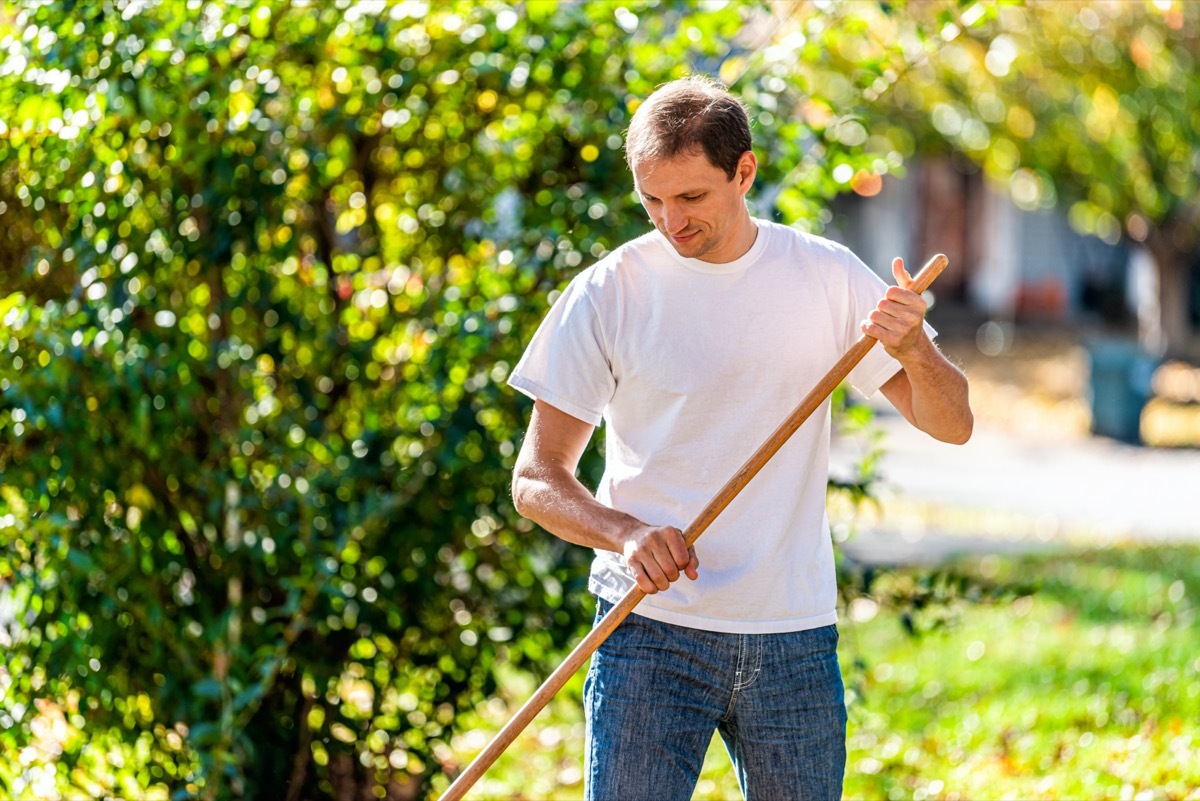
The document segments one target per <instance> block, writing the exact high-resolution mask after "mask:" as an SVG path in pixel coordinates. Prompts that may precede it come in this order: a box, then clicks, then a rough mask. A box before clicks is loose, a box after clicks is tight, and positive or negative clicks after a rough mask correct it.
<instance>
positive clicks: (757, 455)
mask: <svg viewBox="0 0 1200 801" xmlns="http://www.w3.org/2000/svg"><path fill="white" fill-rule="evenodd" d="M947 264H949V259H947V258H946V257H945V256H943V255H941V254H938V255H936V256H934V257H933V258H932V259H930V260H929V262H928V263H927V264H926V265H925V266H924V267H923V268H921V271H920V272H919V273H917V275H916V276H915V277H914V278H913V280H912V284H910V285H909V288H910V289H912V290H913V291H914V292H918V293H920V292H924V291H925V290H926V289H928V288H929V285H930V284H932V283H933V280H934V279H935V278H937V277H938V276H939V275H940V274H941V272H942V270H944V269H946V265H947ZM878 341H879V340H877V339H875V338H874V337H870V336H867V335H866V334H864V335H863V336H862V337H860V338H859V340H858V341H857V342H855V343H854V345H853V346H852V347H851V348H850V350H848V351H846V353H845V355H844V356H842V358H841V359H839V360H838V362H837V364H835V365H834V366H833V367H832V368H831V369H830V370H829V372H828V373H826V374H825V377H824V378H822V379H821V382H820V383H819V384H817V386H816V387H814V388H813V390H812V392H809V393H808V395H807V396H805V398H804V400H802V401H800V403H799V405H797V406H796V408H795V409H794V410H792V413H791V414H790V415H788V417H787V419H786V420H784V421H783V422H782V423H781V424H780V425H779V427H778V428H776V429H775V431H774V432H773V433H772V434H771V436H770V437H768V438H767V440H766V442H764V443H763V444H762V445H761V446H759V449H758V450H757V451H755V452H754V454H753V455H752V456H751V457H750V458H749V459H747V460H746V463H745V464H743V465H742V466H741V468H740V469H739V470H738V471H737V472H736V473H734V474H733V478H731V479H729V481H728V482H726V484H725V486H724V487H722V488H721V489H720V491H718V492H717V494H716V495H715V496H713V499H712V500H711V501H709V502H708V505H707V506H705V507H704V509H703V510H701V512H700V514H699V515H697V516H696V519H695V520H693V521H692V523H691V525H689V526H688V527H687V529H685V530H684V532H683V537H684V540H686V542H687V544H688V546H689V547H690V546H691V545H692V544H693V543H695V542H696V540H697V539H698V538H699V537H700V535H701V534H703V533H704V531H705V530H706V529H707V528H708V527H709V525H711V524H712V522H713V521H714V520H716V519H717V515H719V514H721V512H722V511H724V509H725V507H726V506H728V505H729V504H730V503H731V502H732V501H733V499H734V498H736V497H737V495H738V493H739V492H741V491H742V489H744V488H745V486H746V485H747V484H749V483H750V479H752V478H754V476H755V475H757V474H758V471H760V470H762V468H763V466H764V465H766V463H767V461H768V460H770V458H771V457H772V456H774V455H775V454H776V453H777V452H778V451H779V449H780V448H782V447H783V445H784V443H785V442H787V441H788V438H789V437H791V436H792V434H794V433H796V430H797V429H799V428H800V426H801V425H803V424H804V421H805V420H807V419H808V418H809V417H810V416H811V415H812V413H813V412H815V411H816V410H817V409H818V408H819V407H820V406H821V404H822V403H824V402H825V399H826V398H827V397H829V395H830V393H832V392H833V390H834V389H836V388H837V385H838V384H840V383H842V381H844V380H845V379H846V376H847V375H849V374H850V371H851V370H853V369H854V366H855V365H857V364H858V363H859V362H860V361H862V359H863V357H864V356H866V355H867V352H868V351H870V350H871V348H872V347H873V346H874V345H875V343H876V342H878ZM645 597H646V593H644V592H643V591H642V590H641V589H640V588H638V586H637V585H636V584H635V585H634V586H633V587H631V588H630V589H629V591H628V592H627V593H625V597H623V598H622V599H621V601H620V603H618V604H617V605H616V606H614V607H613V608H612V609H610V610H609V611H608V614H606V615H605V616H604V617H603V618H601V619H600V622H599V623H597V624H596V626H595V627H594V628H593V629H592V630H591V631H590V632H589V633H588V635H587V636H586V637H584V638H583V639H582V640H581V641H580V642H579V645H577V646H575V649H574V650H573V651H571V653H570V654H569V655H568V656H567V658H566V659H565V660H563V663H562V664H561V665H559V666H558V668H557V669H555V671H554V672H553V673H551V674H550V676H549V678H547V679H546V680H545V681H544V682H543V683H542V686H541V687H538V689H537V692H535V693H534V694H533V696H532V697H531V698H530V699H529V700H528V701H526V702H525V705H524V706H522V707H521V708H520V709H519V710H517V714H515V715H513V717H512V719H511V720H509V721H508V723H507V724H505V726H504V728H502V729H501V730H500V732H499V733H498V734H497V735H496V736H495V737H493V738H492V741H491V742H490V743H488V744H487V746H486V747H485V748H484V749H483V751H481V752H480V753H479V756H477V757H475V760H474V761H473V762H471V764H470V765H468V766H467V769H466V770H464V771H463V772H462V773H461V774H459V776H458V778H457V779H455V781H454V783H453V784H451V785H450V787H449V789H447V790H446V793H445V795H443V796H442V798H441V801H459V799H461V798H462V797H463V796H465V795H466V794H467V792H468V791H469V790H470V789H471V787H472V786H474V784H475V782H477V781H479V779H480V778H482V777H483V774H484V773H486V772H487V769H488V768H490V767H491V766H492V763H493V762H495V761H496V759H497V758H499V756H500V755H501V754H502V753H504V751H505V749H506V748H508V746H509V745H511V744H512V741H513V740H515V739H516V738H517V735H519V734H520V733H521V732H522V731H523V730H524V729H525V727H526V726H528V725H529V724H530V723H531V722H532V721H533V719H534V718H535V717H536V716H537V714H538V713H539V712H541V711H542V709H543V708H544V707H545V706H546V704H548V703H550V699H551V698H553V697H554V696H555V694H556V693H557V692H558V691H559V690H561V689H562V687H563V685H564V684H566V683H567V682H568V681H569V680H570V678H571V677H572V676H573V675H575V671H577V670H579V668H580V667H582V666H583V663H584V662H586V661H587V660H588V657H590V656H591V655H592V653H593V652H595V650H596V649H597V648H599V647H600V644H601V643H603V642H604V641H605V640H606V639H608V635H610V634H612V633H613V630H614V629H616V627H617V626H619V625H620V624H621V621H623V620H624V619H625V618H626V617H628V616H629V613H630V612H632V611H633V608H634V607H635V606H637V605H638V604H639V603H640V602H641V600H642V599H643V598H645Z"/></svg>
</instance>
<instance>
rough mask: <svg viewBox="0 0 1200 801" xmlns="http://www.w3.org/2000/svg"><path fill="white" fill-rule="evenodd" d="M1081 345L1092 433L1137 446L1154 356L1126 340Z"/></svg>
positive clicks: (1097, 341) (1148, 393)
mask: <svg viewBox="0 0 1200 801" xmlns="http://www.w3.org/2000/svg"><path fill="white" fill-rule="evenodd" d="M1084 347H1085V349H1086V350H1087V356H1088V368H1089V369H1088V403H1089V405H1090V406H1091V411H1092V433H1093V434H1099V435H1100V436H1102V437H1110V438H1112V439H1115V440H1118V441H1120V442H1128V443H1131V444H1134V445H1140V444H1141V442H1142V434H1141V420H1142V409H1144V408H1145V406H1146V403H1147V401H1149V400H1150V397H1151V394H1152V390H1151V384H1152V381H1153V378H1154V371H1155V369H1156V368H1157V367H1158V359H1156V358H1155V357H1153V356H1151V355H1150V354H1148V353H1146V352H1145V351H1143V350H1142V349H1141V348H1139V347H1138V346H1137V343H1135V342H1131V341H1127V340H1092V341H1090V342H1086V343H1085V344H1084Z"/></svg>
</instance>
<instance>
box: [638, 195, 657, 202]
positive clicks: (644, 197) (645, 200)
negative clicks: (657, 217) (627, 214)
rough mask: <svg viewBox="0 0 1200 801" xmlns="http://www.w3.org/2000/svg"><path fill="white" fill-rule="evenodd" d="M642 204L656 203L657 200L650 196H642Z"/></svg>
mask: <svg viewBox="0 0 1200 801" xmlns="http://www.w3.org/2000/svg"><path fill="white" fill-rule="evenodd" d="M642 202H643V203H657V202H658V198H656V197H651V196H650V195H642Z"/></svg>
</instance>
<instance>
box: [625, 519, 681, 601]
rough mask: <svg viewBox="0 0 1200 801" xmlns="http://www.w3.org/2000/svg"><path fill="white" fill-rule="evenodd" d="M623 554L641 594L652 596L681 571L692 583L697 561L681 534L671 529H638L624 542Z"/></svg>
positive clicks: (667, 584) (660, 527)
mask: <svg viewBox="0 0 1200 801" xmlns="http://www.w3.org/2000/svg"><path fill="white" fill-rule="evenodd" d="M623 554H624V556H625V562H626V564H628V565H629V569H630V571H632V573H633V578H634V580H635V581H637V585H638V587H639V588H641V590H642V592H644V593H646V594H647V595H653V594H654V593H656V592H658V591H659V590H665V589H667V587H669V586H671V582H673V581H675V580H676V579H678V578H679V576H680V571H682V572H683V574H684V575H686V576H687V577H688V578H690V579H691V580H692V581H695V580H696V577H697V575H698V574H697V572H696V571H697V570H698V568H699V567H700V560H699V559H697V558H696V549H695V548H694V547H693V548H689V547H688V546H687V542H686V541H685V540H684V538H683V532H682V531H680V530H679V529H677V528H674V527H672V526H639V527H638V528H637V529H635V530H634V531H633V532H632V533H631V534H630V535H629V536H628V537H627V538H626V540H625V547H624V551H623Z"/></svg>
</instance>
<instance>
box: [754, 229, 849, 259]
mask: <svg viewBox="0 0 1200 801" xmlns="http://www.w3.org/2000/svg"><path fill="white" fill-rule="evenodd" d="M758 225H759V228H760V229H761V230H764V231H766V232H767V234H768V235H769V236H770V238H771V239H770V247H771V249H772V250H773V251H776V252H778V251H786V252H788V254H789V255H792V256H797V255H798V256H802V257H805V258H806V259H815V260H822V261H828V262H830V263H839V264H844V263H855V262H859V259H858V257H857V256H855V255H854V252H853V251H851V250H850V248H848V247H846V246H845V245H843V244H841V243H839V242H834V241H833V240H832V239H827V238H825V237H823V236H817V235H816V234H810V233H807V232H805V231H801V230H800V229H798V228H793V227H791V226H790V225H783V224H782V223H777V222H772V221H770V220H759V221H758Z"/></svg>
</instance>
